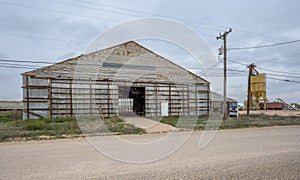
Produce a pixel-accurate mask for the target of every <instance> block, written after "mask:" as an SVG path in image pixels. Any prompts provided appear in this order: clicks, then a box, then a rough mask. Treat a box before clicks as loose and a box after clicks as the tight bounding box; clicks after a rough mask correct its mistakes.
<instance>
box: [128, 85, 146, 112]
mask: <svg viewBox="0 0 300 180" xmlns="http://www.w3.org/2000/svg"><path fill="white" fill-rule="evenodd" d="M129 98H132V99H133V107H132V110H133V112H134V113H135V114H137V115H140V116H144V115H145V87H130V90H129Z"/></svg>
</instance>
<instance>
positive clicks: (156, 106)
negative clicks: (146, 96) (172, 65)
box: [155, 81, 158, 117]
mask: <svg viewBox="0 0 300 180" xmlns="http://www.w3.org/2000/svg"><path fill="white" fill-rule="evenodd" d="M157 91H158V87H157V81H156V82H155V113H156V117H158V105H157Z"/></svg>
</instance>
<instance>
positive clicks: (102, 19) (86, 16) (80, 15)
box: [0, 1, 119, 22]
mask: <svg viewBox="0 0 300 180" xmlns="http://www.w3.org/2000/svg"><path fill="white" fill-rule="evenodd" d="M0 3H2V4H6V5H11V6H18V7H25V8H30V9H37V10H41V11H48V12H55V13H60V14H67V15H72V16H79V17H84V18H91V19H97V20H101V21H107V20H110V21H115V22H119V20H115V19H108V18H101V17H95V16H89V15H83V14H76V13H71V12H65V11H59V10H54V9H48V8H41V7H36V6H30V5H24V4H17V3H12V2H5V1H0Z"/></svg>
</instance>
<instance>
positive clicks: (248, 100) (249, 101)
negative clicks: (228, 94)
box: [247, 63, 256, 116]
mask: <svg viewBox="0 0 300 180" xmlns="http://www.w3.org/2000/svg"><path fill="white" fill-rule="evenodd" d="M255 67H256V66H255V65H254V64H253V63H252V64H250V65H249V66H248V68H249V75H248V96H247V115H248V116H249V110H250V108H251V106H252V95H251V76H252V74H253V69H254V68H255Z"/></svg>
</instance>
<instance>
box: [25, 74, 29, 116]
mask: <svg viewBox="0 0 300 180" xmlns="http://www.w3.org/2000/svg"><path fill="white" fill-rule="evenodd" d="M25 87H26V113H27V119H29V79H28V76H26V86H25Z"/></svg>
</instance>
